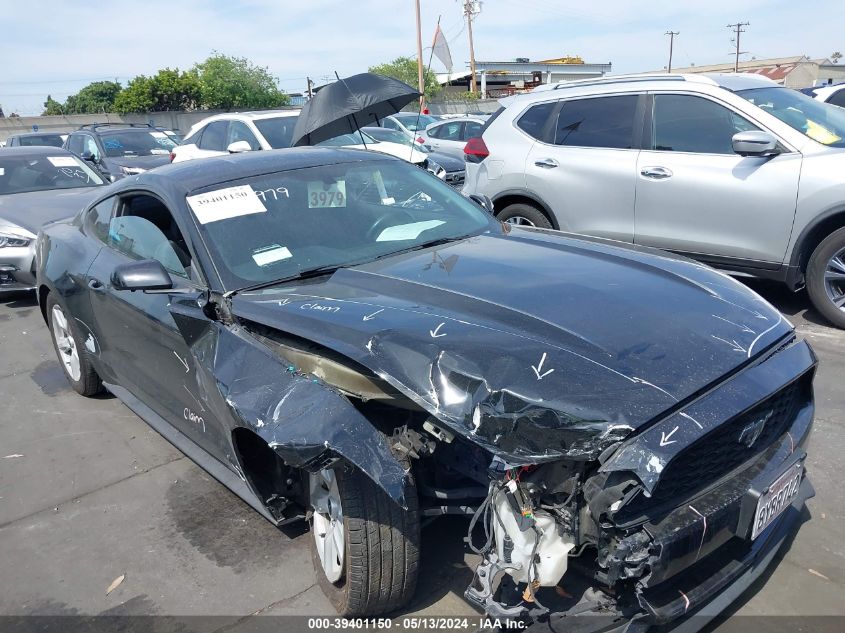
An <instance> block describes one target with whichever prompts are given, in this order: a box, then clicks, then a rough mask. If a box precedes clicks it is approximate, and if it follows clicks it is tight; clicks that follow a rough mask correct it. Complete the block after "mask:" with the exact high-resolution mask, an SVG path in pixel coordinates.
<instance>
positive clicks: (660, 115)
mask: <svg viewBox="0 0 845 633" xmlns="http://www.w3.org/2000/svg"><path fill="white" fill-rule="evenodd" d="M758 129H759V128H758V127H757V126H755V125H753V124H752V123H750V122H749V121H748V120H747V119H745V118H743V117H741V116H740V115H738V114H736V113H735V112H733V111H732V110H729V109H728V108H726V107H724V106H722V105H719V104H718V103H715V102H713V101H710V100H709V99H705V98H703V97H696V96H693V95H665V94H659V95H654V110H653V114H652V132H651V138H652V145H651V146H652V149H655V150H657V151H662V152H693V153H698V154H733V153H734V151H733V147H732V146H731V139H732V138H733V135H734V134H736V133H737V132H746V131H748V130H758Z"/></svg>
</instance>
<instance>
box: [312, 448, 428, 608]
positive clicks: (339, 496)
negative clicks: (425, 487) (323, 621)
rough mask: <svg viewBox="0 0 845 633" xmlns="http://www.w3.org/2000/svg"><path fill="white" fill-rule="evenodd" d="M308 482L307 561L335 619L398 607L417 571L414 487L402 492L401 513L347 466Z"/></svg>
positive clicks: (408, 595) (407, 595)
mask: <svg viewBox="0 0 845 633" xmlns="http://www.w3.org/2000/svg"><path fill="white" fill-rule="evenodd" d="M309 478H310V482H309V493H310V502H311V510H312V512H313V516H312V518H311V531H312V533H313V534H312V539H311V558H312V560H313V562H314V568H315V571H316V573H317V579H318V582H319V583H320V587H321V588H322V590H323V592H324V593H325V594H326V597H328V599H329V601H331V603H332V605H333V606H334V608H335V609H336V610H337V612H338V614H340V615H342V616H345V617H356V616H376V615H380V614H384V613H388V612H390V611H395V610H396V609H398V608H400V607H402V606H403V605H404V604H406V603H407V602H408V600H410V599H411V597H412V596H413V594H414V590H415V588H416V584H417V573H418V568H419V541H420V521H419V511H418V507H417V492H416V489H415V487H414V486H413V485H412V484H411V485H408V486H407V488H406V491H405V498H406V500H407V505H408V509H407V510H405V509H403V508H402V507H401V506H399V504H397V503H396V502H395V501H393V500H392V499H391V498H390V497H389V496H388V495H387V494H386V493H385V492H384V490H382V489H381V488H380V487H379V486H378V485H376V484H375V483H374V482H373V481H372V480H371V479H370V478H369V477H367V476H366V475H365V474H363V473H362V472H361V471H359V470H357V469H355V468H352V467H351V466H349V465H348V464H347V465H342V466H340V467H337V468H327V469H324V470H321V471H319V472H318V473H314V474H311V475H310V476H309Z"/></svg>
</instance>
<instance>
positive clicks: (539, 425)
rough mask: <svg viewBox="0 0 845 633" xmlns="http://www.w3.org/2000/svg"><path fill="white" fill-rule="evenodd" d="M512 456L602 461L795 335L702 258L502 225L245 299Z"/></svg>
mask: <svg viewBox="0 0 845 633" xmlns="http://www.w3.org/2000/svg"><path fill="white" fill-rule="evenodd" d="M232 311H233V313H234V314H235V315H236V316H238V317H240V318H242V319H246V320H248V321H253V322H257V323H261V324H263V325H266V326H270V327H273V328H276V329H278V330H280V331H283V332H286V333H290V334H293V335H295V336H300V337H303V338H306V339H309V340H311V341H315V342H317V343H319V344H321V345H323V346H325V347H327V348H330V349H332V350H334V351H336V352H339V353H341V354H344V355H346V356H347V357H349V358H351V359H353V360H354V361H356V362H358V363H360V364H362V365H364V366H365V367H367V368H368V369H370V370H371V371H372V372H373V373H375V374H376V375H378V376H379V377H381V378H382V379H384V380H385V381H387V382H389V383H390V384H391V385H392V386H393V387H395V388H396V389H398V390H399V391H401V392H403V393H404V394H405V395H406V396H408V397H409V398H411V399H413V400H414V401H415V402H416V403H417V404H418V405H420V406H421V407H422V408H424V409H425V410H427V411H428V412H429V413H431V414H432V415H433V416H435V417H437V418H438V419H439V420H441V421H442V422H443V423H444V424H445V425H447V426H448V427H449V428H451V429H452V430H453V431H456V432H457V433H460V434H461V435H463V436H465V437H467V438H468V439H470V440H472V441H474V442H476V443H478V444H480V445H481V446H483V447H485V448H487V449H488V450H491V451H493V452H494V453H495V454H498V455H500V456H501V457H502V458H503V459H505V460H506V461H508V462H509V463H512V464H516V463H530V462H537V461H542V460H548V459H553V458H559V457H563V456H568V457H572V458H578V459H594V458H595V457H597V456H598V454H599V453H600V452H601V451H603V450H604V449H606V448H607V447H608V446H610V445H611V444H613V443H615V442H616V441H618V440H620V439H621V438H623V437H625V436H627V435H628V434H630V433H631V432H632V431H634V430H635V429H637V428H639V427H641V426H642V425H644V424H646V423H648V422H649V421H651V420H654V419H655V418H657V417H659V416H661V414H662V413H664V412H666V411H667V409H671V408H672V407H674V406H675V405H677V404H678V403H679V402H680V401H683V400H684V399H685V398H688V397H690V396H691V395H692V394H695V393H696V392H698V391H699V390H701V389H702V388H703V387H706V386H708V385H710V384H712V383H714V382H716V381H718V380H719V379H720V378H722V377H723V376H724V375H725V374H727V373H729V372H731V370H734V369H735V368H737V367H739V366H741V365H743V364H744V363H747V362H748V361H749V359H750V358H752V357H754V356H755V355H756V354H758V353H759V352H760V351H761V350H763V349H765V348H766V347H767V346H769V345H771V344H772V343H773V342H775V341H777V340H778V339H780V338H782V337H783V336H784V335H786V334H788V333H789V332H790V331H791V326H790V325H789V323H788V322H786V321H785V320H784V319H783V318H782V317H781V315H780V314H779V313H778V312H777V311H776V310H775V309H774V308H772V307H771V306H770V305H769V304H768V303H766V302H765V301H764V300H763V299H761V298H760V297H759V296H757V295H756V294H755V293H753V292H752V291H750V290H749V289H747V288H746V287H744V286H742V285H741V284H739V283H738V282H736V281H734V280H733V279H731V278H729V277H727V276H725V275H722V274H720V273H717V272H715V271H713V270H711V269H709V268H707V267H705V266H703V265H700V264H697V263H694V262H691V261H688V260H685V259H682V258H677V257H675V256H672V255H668V254H667V255H662V254H660V253H659V252H657V251H651V250H646V249H636V248H633V247H629V248H620V247H619V246H618V245H613V244H609V243H607V242H604V241H597V240H589V241H588V240H584V239H576V238H573V237H571V236H567V235H564V234H560V233H555V232H541V231H533V230H523V229H518V228H513V229H509V228H503V233H502V234H501V235H482V236H478V237H473V238H470V239H466V240H462V241H459V242H455V243H451V244H448V245H445V246H440V247H436V248H428V249H424V250H421V251H415V252H410V253H405V254H400V255H396V256H391V257H389V258H386V259H382V260H378V261H376V262H373V263H369V264H365V265H362V266H356V267H353V268H347V269H341V270H338V271H337V272H335V273H334V274H332V275H331V276H328V277H323V278H319V279H311V280H303V281H299V282H288V283H285V284H281V285H279V286H276V287H273V288H269V289H264V290H261V291H254V292H248V293H243V294H236V295H235V296H234V297H233V299H232Z"/></svg>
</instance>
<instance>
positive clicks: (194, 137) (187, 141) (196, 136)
mask: <svg viewBox="0 0 845 633" xmlns="http://www.w3.org/2000/svg"><path fill="white" fill-rule="evenodd" d="M204 129H205V126H203V127H201V128H200V129H198V130H197V131H196V132H194V133H193V134H191V135H190V136H186V137H185V138H184V140H183V141H182V142H181V143H180V145H197V144H198V143H199V142H200V137H201V136H202V132H203V130H204Z"/></svg>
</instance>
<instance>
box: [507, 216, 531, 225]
mask: <svg viewBox="0 0 845 633" xmlns="http://www.w3.org/2000/svg"><path fill="white" fill-rule="evenodd" d="M505 222H506V223H507V224H516V225H517V226H534V223H533V222H532V221H531V220H529V219H528V218H526V217H525V216H524V215H514V216H511V217H509V218H508V219H507V220H505Z"/></svg>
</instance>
